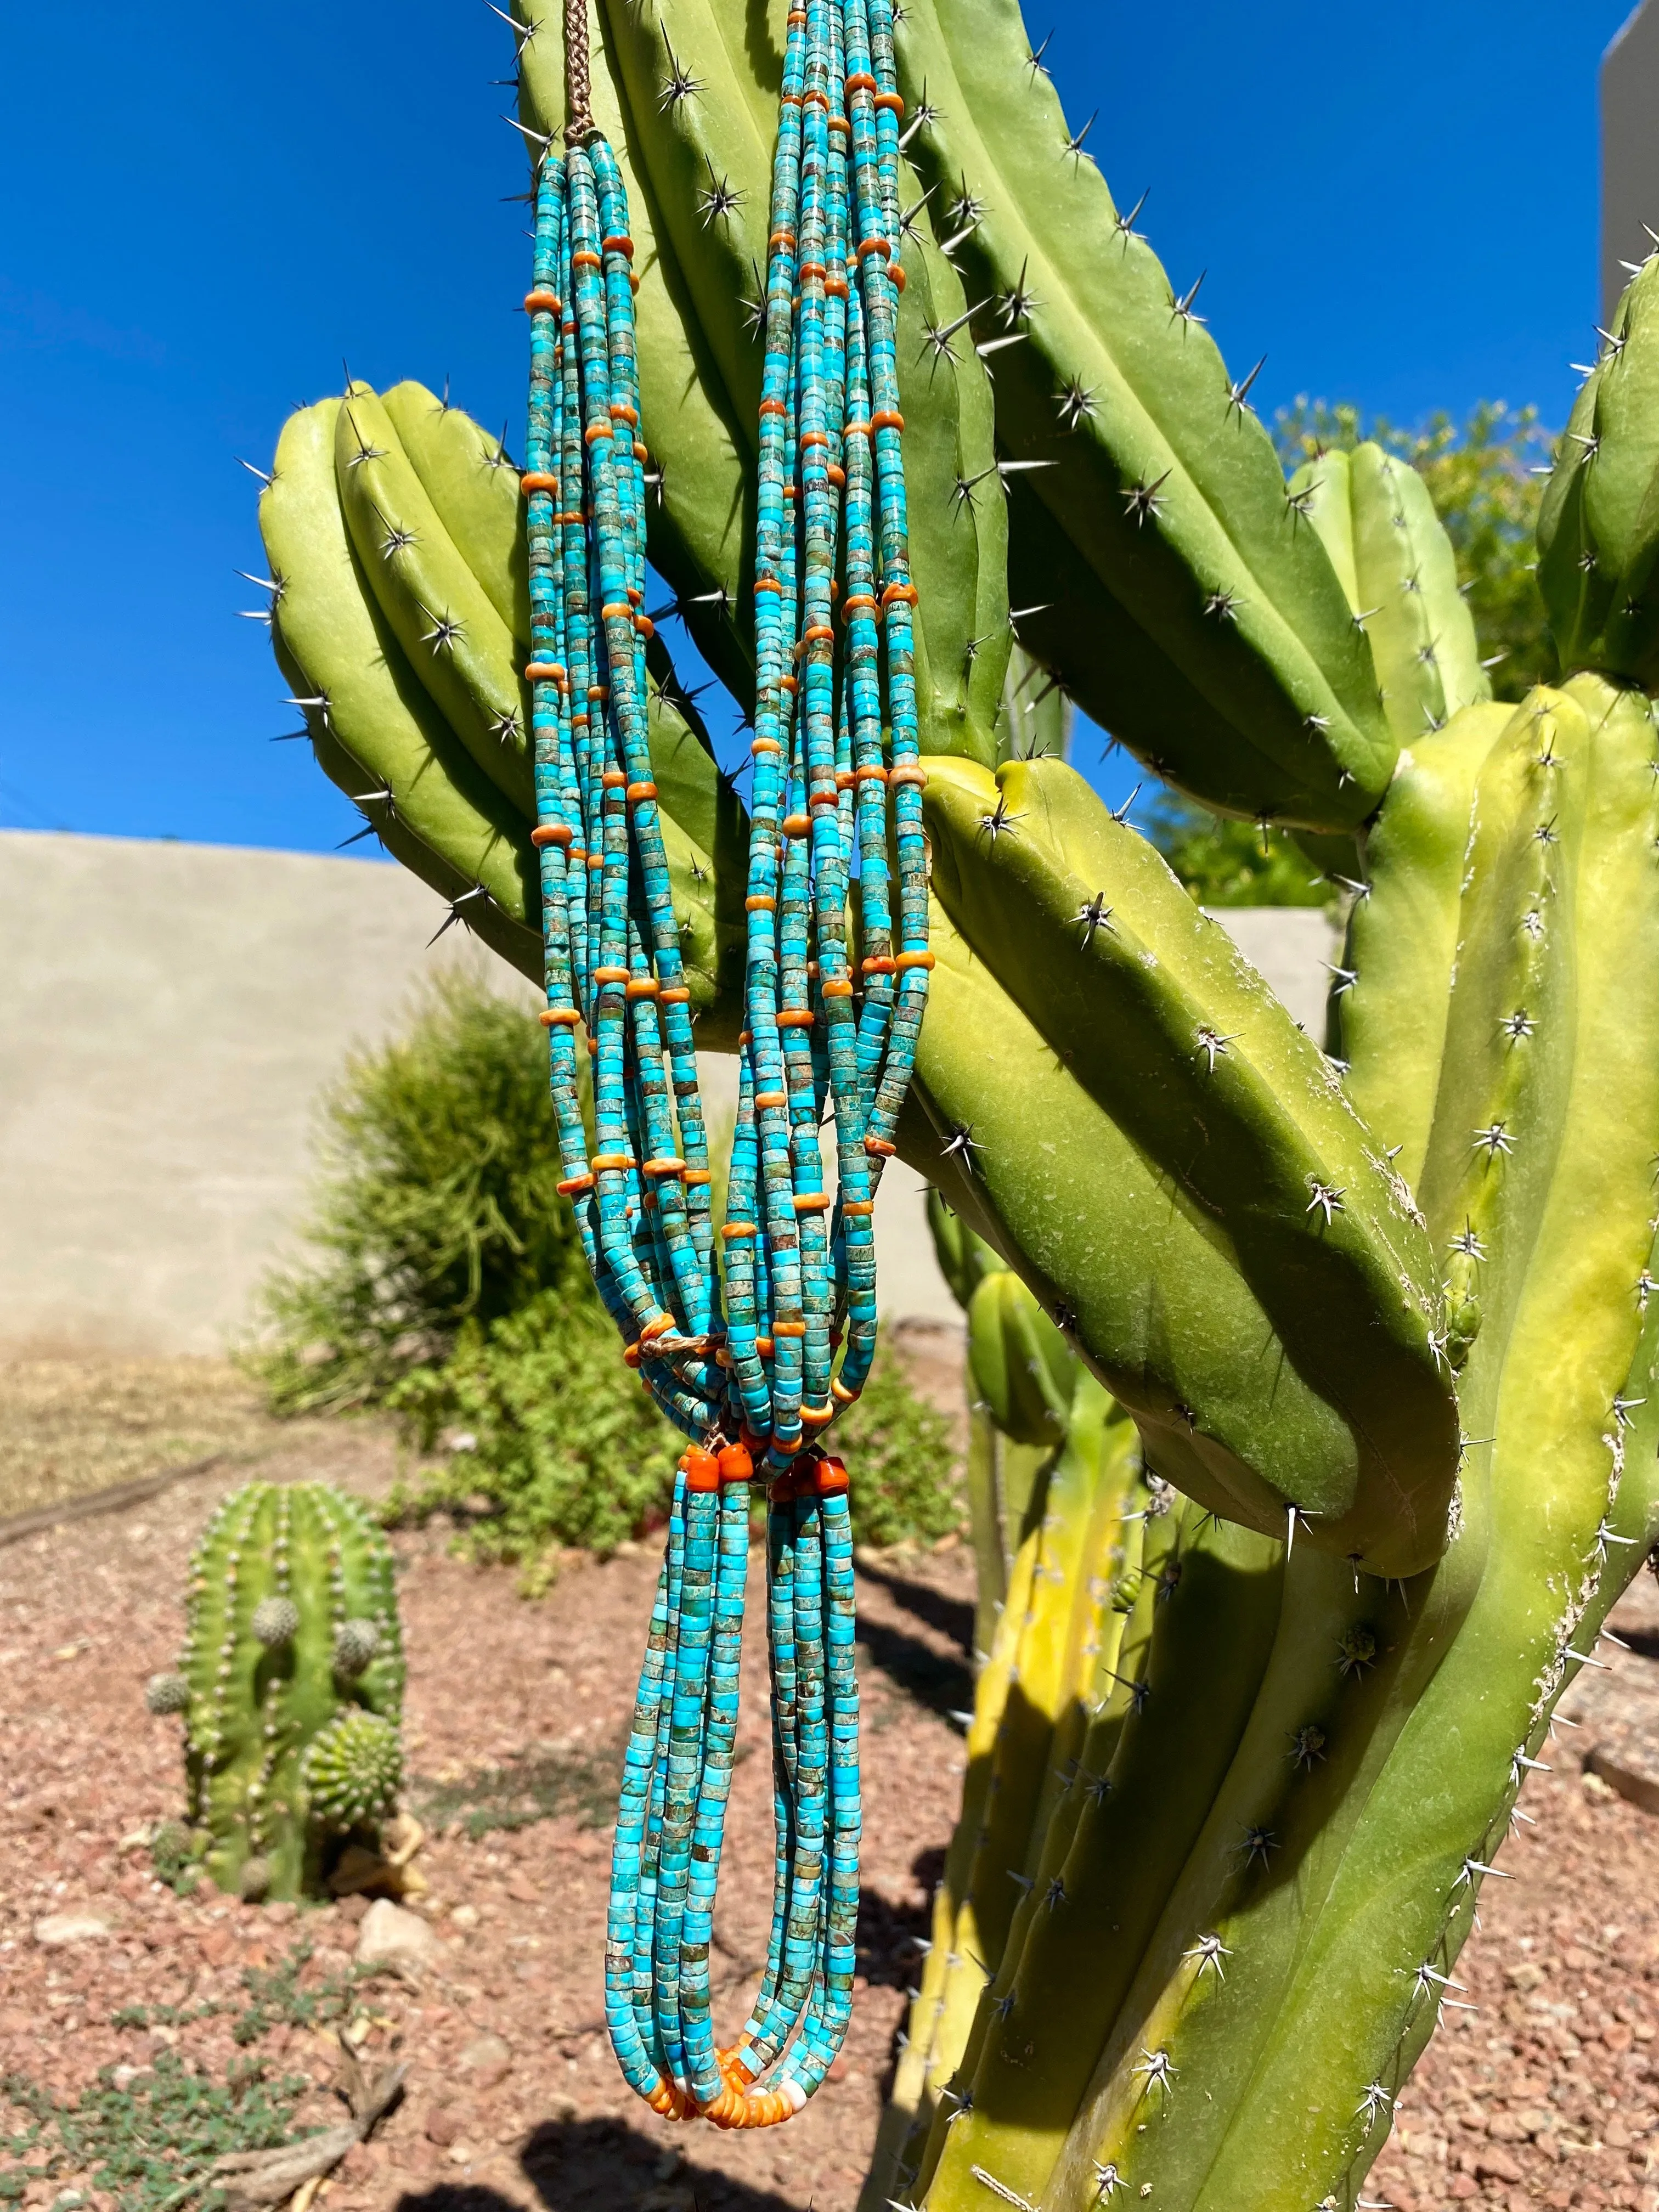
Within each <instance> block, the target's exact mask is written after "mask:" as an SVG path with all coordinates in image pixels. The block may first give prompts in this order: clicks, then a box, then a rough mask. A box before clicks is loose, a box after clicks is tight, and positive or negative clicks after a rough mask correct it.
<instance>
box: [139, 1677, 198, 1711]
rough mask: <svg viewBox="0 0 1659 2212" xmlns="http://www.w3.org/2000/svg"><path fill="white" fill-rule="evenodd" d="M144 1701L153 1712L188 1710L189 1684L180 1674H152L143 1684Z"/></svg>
mask: <svg viewBox="0 0 1659 2212" xmlns="http://www.w3.org/2000/svg"><path fill="white" fill-rule="evenodd" d="M144 1703H145V1705H147V1706H148V1707H149V1710H150V1711H151V1712H153V1713H184V1712H188V1711H189V1710H190V1684H189V1683H188V1682H187V1681H185V1678H184V1676H183V1675H182V1674H152V1675H151V1676H150V1678H149V1681H148V1682H146V1683H145V1685H144Z"/></svg>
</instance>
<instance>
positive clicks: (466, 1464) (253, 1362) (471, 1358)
mask: <svg viewBox="0 0 1659 2212" xmlns="http://www.w3.org/2000/svg"><path fill="white" fill-rule="evenodd" d="M323 1114H324V1156H323V1172H322V1176H321V1181H320V1185H319V1191H318V1194H317V1196H316V1199H315V1201H314V1204H313V1213H312V1218H311V1221H310V1223H309V1225H308V1226H307V1231H306V1237H307V1242H308V1243H309V1244H310V1245H311V1246H312V1247H313V1249H314V1252H315V1255H316V1257H315V1258H314V1260H313V1262H312V1263H311V1264H310V1265H309V1266H308V1267H300V1268H297V1269H295V1270H293V1271H291V1272H289V1273H283V1274H280V1275H278V1276H276V1277H275V1278H273V1279H272V1280H271V1281H270V1283H269V1284H268V1285H266V1289H265V1291H264V1315H265V1318H266V1321H267V1322H268V1324H269V1329H268V1334H267V1335H266V1337H265V1339H264V1341H263V1342H261V1343H260V1344H258V1346H255V1347H254V1348H253V1349H252V1351H250V1352H248V1353H247V1354H246V1355H245V1357H246V1364H248V1365H249V1366H250V1367H251V1368H252V1370H253V1371H254V1372H255V1373H256V1374H257V1375H258V1376H259V1377H260V1379H261V1381H262V1382H263V1383H264V1386H265V1389H266V1390H267V1392H268V1394H269V1395H270V1402H271V1405H272V1407H273V1408H274V1409H275V1410H276V1412H278V1413H312V1412H324V1411H336V1412H339V1411H346V1410H349V1409H351V1408H355V1407H367V1406H382V1407H386V1408H387V1409H388V1410H389V1411H391V1412H392V1413H394V1414H395V1415H396V1416H397V1417H398V1419H399V1421H400V1422H401V1424H402V1425H403V1430H404V1436H405V1437H406V1438H407V1439H408V1440H409V1441H410V1443H412V1444H413V1445H414V1446H415V1447H416V1449H418V1450H419V1451H420V1452H422V1454H428V1453H431V1452H432V1451H433V1450H434V1449H441V1457H440V1460H439V1462H438V1464H437V1465H436V1467H435V1468H430V1469H428V1470H425V1471H423V1472H422V1473H421V1474H419V1475H417V1476H416V1477H415V1478H414V1479H413V1480H409V1481H405V1482H404V1483H402V1484H400V1485H399V1486H398V1490H397V1492H396V1493H395V1494H394V1497H393V1498H392V1502H391V1504H390V1506H389V1508H388V1510H389V1512H390V1513H391V1514H392V1516H393V1517H399V1516H405V1517H413V1518H419V1517H421V1516H424V1515H426V1514H428V1513H431V1512H434V1511H436V1510H440V1509H441V1508H447V1507H459V1508H460V1509H461V1517H462V1518H463V1520H464V1521H465V1529H464V1533H463V1534H462V1536H461V1538H460V1540H459V1541H460V1543H461V1546H462V1547H463V1548H464V1549H465V1550H466V1551H467V1552H469V1553H471V1554H472V1555H473V1556H475V1557H477V1558H479V1559H501V1560H511V1561H513V1562H515V1563H516V1564H518V1565H520V1566H521V1567H522V1568H523V1569H524V1571H525V1579H526V1587H528V1588H532V1589H534V1588H537V1587H539V1586H542V1585H544V1583H545V1582H546V1580H547V1579H548V1577H549V1574H550V1569H551V1563H552V1562H553V1561H554V1560H555V1559H556V1557H557V1553H558V1552H559V1550H560V1549H561V1547H564V1546H567V1545H580V1546H581V1547H584V1548H586V1549H588V1550H592V1551H596V1552H599V1553H608V1552H611V1551H614V1550H615V1548H616V1547H617V1545H618V1544H619V1543H621V1542H623V1540H624V1539H625V1538H628V1537H630V1536H636V1535H638V1534H641V1533H642V1532H643V1531H644V1530H645V1529H646V1528H648V1527H649V1526H650V1525H652V1523H653V1522H654V1521H655V1520H657V1519H658V1518H659V1516H660V1515H661V1514H662V1512H663V1510H664V1508H665V1504H666V1501H667V1498H668V1494H669V1492H670V1489H671V1486H672V1482H673V1473H674V1462H675V1460H676V1458H677V1457H678V1453H679V1450H680V1447H681V1440H680V1439H679V1438H678V1437H677V1436H676V1435H675V1433H674V1431H672V1430H671V1428H670V1427H669V1425H668V1424H667V1423H666V1422H665V1420H664V1419H662V1418H661V1416H660V1415H659V1413H657V1412H656V1410H655V1408H654V1407H653V1406H652V1404H651V1402H650V1401H649V1400H648V1399H647V1396H646V1395H645V1393H644V1391H643V1390H642V1389H641V1386H640V1383H639V1379H638V1377H637V1376H635V1374H633V1373H632V1372H631V1371H630V1370H629V1369H628V1368H627V1367H625V1366H624V1365H623V1359H622V1346H621V1345H620V1343H619V1341H618V1340H617V1331H616V1329H615V1328H614V1326H613V1325H612V1323H611V1320H610V1318H609V1316H607V1315H606V1313H605V1310H604V1308H603V1307H602V1306H601V1304H600V1303H599V1297H598V1294H597V1292H596V1291H594V1289H593V1285H592V1281H591V1280H590V1279H589V1277H588V1273H587V1269H586V1264H585V1262H584V1261H583V1258H582V1254H581V1248H580V1244H579V1243H578V1242H577V1239H576V1237H575V1234H574V1221H573V1219H572V1217H571V1213H570V1209H569V1207H568V1206H567V1204H566V1203H565V1201H564V1200H562V1199H561V1198H560V1197H559V1195H558V1192H557V1188H556V1185H557V1183H558V1182H559V1179H560V1177H561V1176H562V1174H563V1172H564V1170H563V1168H562V1164H561V1163H560V1158H559V1147H558V1131H557V1126H556V1122H555V1120H554V1115H553V1109H552V1104H551V1102H550V1096H549V1091H548V1080H547V1045H546V1039H545V1036H544V1032H543V1031H542V1030H540V1029H539V1028H538V1026H537V1024H535V1023H534V1022H533V1021H531V1020H529V1019H527V1018H526V1013H525V1011H524V1009H523V1007H522V1006H521V1005H520V1004H518V1003H516V1002H515V1001H513V1000H502V999H500V998H497V997H495V996H494V995H493V994H491V993H490V992H489V991H488V990H487V989H486V988H485V987H484V986H483V981H482V980H481V979H480V978H479V977H478V976H477V975H476V974H474V973H472V972H471V971H469V970H467V969H458V970H453V971H451V972H450V973H448V974H447V975H444V976H442V977H441V978H440V979H439V980H437V981H435V982H433V983H431V984H429V985H428V987H427V988H426V990H425V992H424V993H423V994H422V997H421V999H420V1000H418V1001H417V1003H416V1012H415V1017H414V1019H413V1021H412V1022H411V1024H410V1027H409V1029H408V1030H406V1032H405V1033H404V1035H403V1036H401V1037H398V1038H397V1039H394V1040H393V1041H392V1042H390V1043H388V1044H384V1045H380V1046H379V1047H377V1048H374V1050H372V1051H367V1052H362V1053H358V1054H354V1055H353V1056H352V1058H351V1059H350V1060H349V1061H348V1063H347V1066H346V1069H345V1073H344V1074H343V1076H342V1078H341V1079H340V1081H339V1082H338V1083H337V1085H335V1086H334V1088H333V1089H332V1091H331V1092H330V1093H329V1095H328V1097H327V1099H326V1100H325V1105H324V1109H323ZM727 1138H728V1142H729V1131H728V1133H727ZM717 1154H718V1155H719V1157H718V1160H717V1173H716V1178H715V1196H716V1200H717V1202H718V1201H719V1200H720V1198H721V1197H722V1196H723V1193H722V1191H721V1189H720V1184H721V1182H722V1180H723V1176H722V1175H721V1174H720V1172H719V1170H720V1168H723V1163H724V1147H718V1146H717ZM835 1433H836V1436H837V1437H841V1438H842V1439H843V1440H844V1446H845V1449H846V1451H847V1454H848V1459H849V1462H850V1463H851V1464H852V1466H853V1468H854V1492H853V1496H854V1508H853V1511H854V1526H855V1528H856V1530H857V1533H858V1535H859V1539H860V1541H861V1542H864V1543H870V1544H878V1545H879V1544H890V1543H896V1542H898V1541H902V1539H904V1538H907V1537H912V1538H919V1539H926V1538H932V1537H938V1536H940V1535H943V1534H946V1533H947V1532H948V1531H949V1530H950V1529H951V1528H954V1527H955V1526H956V1522H957V1504H956V1500H955V1493H954V1491H953V1489H952V1487H951V1483H952V1480H953V1476H952V1472H951V1450H950V1437H949V1430H948V1427H947V1425H946V1424H945V1422H944V1421H943V1420H942V1419H940V1417H939V1415H938V1414H937V1413H933V1411H932V1410H931V1409H930V1408H929V1407H926V1406H924V1405H923V1404H922V1403H921V1401H920V1400H919V1399H918V1398H917V1397H916V1395H915V1392H914V1391H913V1390H912V1389H911V1388H910V1386H909V1383H908V1381H907V1379H906V1377H905V1375H904V1372H903V1370H902V1366H901V1365H900V1364H897V1363H896V1362H895V1361H892V1360H890V1359H886V1358H884V1359H882V1360H880V1361H878V1364H877V1367H876V1370H875V1372H874V1374H873V1375H872V1377H871V1381H870V1384H869V1387H868V1389H866V1392H865V1394H864V1396H863V1398H862V1400H861V1401H860V1403H859V1405H858V1406H857V1407H854V1409H853V1411H852V1413H850V1414H849V1415H848V1417H847V1418H846V1419H843V1420H842V1422H841V1423H840V1424H839V1425H838V1426H837V1428H836V1432H835ZM460 1439H465V1443H461V1445H460V1448H459V1449H456V1448H455V1447H456V1444H457V1443H458V1440H460Z"/></svg>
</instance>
